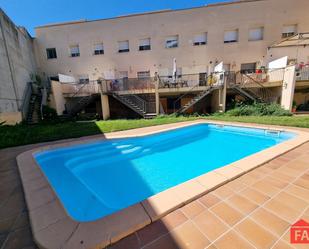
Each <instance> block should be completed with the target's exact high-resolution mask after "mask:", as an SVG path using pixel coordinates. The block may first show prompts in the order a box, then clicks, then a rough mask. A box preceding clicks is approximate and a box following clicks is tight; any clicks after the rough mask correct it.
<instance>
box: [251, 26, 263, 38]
mask: <svg viewBox="0 0 309 249" xmlns="http://www.w3.org/2000/svg"><path fill="white" fill-rule="evenodd" d="M263 36H264V28H262V27H260V28H254V29H250V30H249V38H248V40H249V41H261V40H263Z"/></svg>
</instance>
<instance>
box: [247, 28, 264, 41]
mask: <svg viewBox="0 0 309 249" xmlns="http://www.w3.org/2000/svg"><path fill="white" fill-rule="evenodd" d="M254 30H260V31H261V36H260V37H259V39H252V38H251V37H250V32H252V31H254ZM263 40H264V27H256V28H250V29H249V32H248V41H249V42H254V41H263Z"/></svg>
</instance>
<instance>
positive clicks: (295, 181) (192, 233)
mask: <svg viewBox="0 0 309 249" xmlns="http://www.w3.org/2000/svg"><path fill="white" fill-rule="evenodd" d="M300 218H303V219H305V220H306V219H307V221H309V143H306V144H304V145H302V146H300V147H298V148H296V149H294V150H292V151H290V152H288V153H286V154H283V155H282V156H280V157H278V158H276V159H274V160H272V161H270V162H269V163H267V164H264V165H262V166H261V167H259V168H257V169H255V170H253V171H251V172H250V173H248V174H245V175H243V176H242V177H240V178H237V179H235V180H233V181H232V182H229V183H227V184H225V185H223V186H221V187H220V188H218V189H216V190H214V191H212V192H210V193H208V194H206V195H204V196H202V197H200V198H199V199H197V200H195V201H193V202H191V203H189V204H187V205H186V206H184V207H181V208H179V209H177V210H176V211H174V212H172V213H170V214H168V215H167V216H165V217H163V218H161V219H160V220H158V221H156V222H154V223H152V224H150V225H148V226H146V227H145V228H143V229H141V230H139V231H138V232H136V233H134V234H132V235H130V236H129V237H126V238H124V239H122V240H120V241H119V242H117V243H116V244H114V245H111V246H110V247H109V249H116V248H117V249H128V248H130V249H131V248H132V249H150V248H152V249H153V248H156V249H173V248H180V249H184V248H190V249H191V248H193V249H195V248H196V249H200V248H209V249H215V248H217V249H233V248H235V249H242V248H248V249H249V248H273V249H279V248H280V249H281V248H282V249H284V248H309V245H292V244H290V242H289V239H290V238H289V236H290V235H289V229H290V225H291V224H293V223H295V222H296V221H297V220H298V219H300ZM171 223H174V225H173V226H171V225H170V224H171Z"/></svg>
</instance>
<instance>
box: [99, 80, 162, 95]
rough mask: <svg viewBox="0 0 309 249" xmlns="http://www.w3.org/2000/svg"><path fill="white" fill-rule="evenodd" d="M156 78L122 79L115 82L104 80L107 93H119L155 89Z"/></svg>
mask: <svg viewBox="0 0 309 249" xmlns="http://www.w3.org/2000/svg"><path fill="white" fill-rule="evenodd" d="M155 83H156V82H155V78H154V77H149V78H122V79H114V80H104V83H103V84H105V88H106V89H105V90H106V91H107V92H119V91H132V90H137V91H149V90H154V89H155Z"/></svg>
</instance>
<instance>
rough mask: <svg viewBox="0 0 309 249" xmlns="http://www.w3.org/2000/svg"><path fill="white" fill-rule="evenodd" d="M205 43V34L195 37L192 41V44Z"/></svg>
mask: <svg viewBox="0 0 309 249" xmlns="http://www.w3.org/2000/svg"><path fill="white" fill-rule="evenodd" d="M206 41H207V34H206V33H203V34H199V35H195V36H194V39H193V42H194V43H206Z"/></svg>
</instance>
